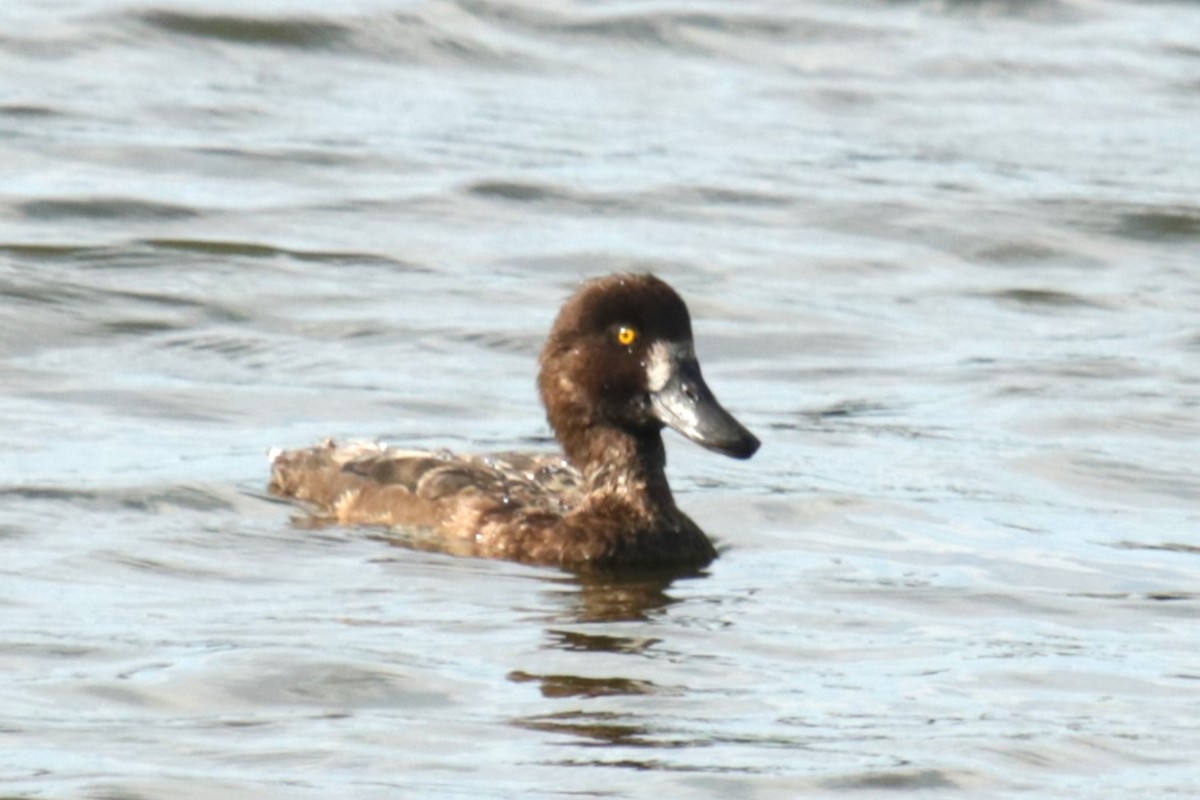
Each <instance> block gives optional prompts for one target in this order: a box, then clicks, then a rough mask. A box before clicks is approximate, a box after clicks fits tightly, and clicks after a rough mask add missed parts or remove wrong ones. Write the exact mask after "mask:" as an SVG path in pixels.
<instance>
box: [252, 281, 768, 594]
mask: <svg viewBox="0 0 1200 800" xmlns="http://www.w3.org/2000/svg"><path fill="white" fill-rule="evenodd" d="M539 366H540V370H539V374H538V379H537V386H538V390H539V393H540V395H541V400H542V404H543V406H544V407H545V411H546V419H547V421H548V422H549V424H550V427H551V428H552V429H553V431H554V435H555V438H556V439H557V440H558V443H559V445H560V446H561V452H559V453H521V452H503V453H491V454H479V455H456V454H453V453H450V452H446V451H424V450H411V449H404V448H397V447H391V446H387V445H384V444H381V443H378V442H369V441H368V442H347V443H346V444H338V443H337V442H335V441H332V440H326V441H324V442H322V443H321V444H319V445H317V446H315V447H308V448H302V449H298V450H288V451H283V450H275V451H272V453H271V454H270V460H271V479H270V487H269V490H270V492H271V493H272V494H274V495H276V496H280V497H283V498H287V499H288V500H291V501H298V502H300V503H303V504H305V505H307V506H308V507H309V508H310V510H312V511H313V512H314V513H313V516H315V517H316V519H318V520H324V521H326V522H328V523H330V524H339V525H348V526H349V525H366V526H382V527H385V528H388V529H395V530H402V531H406V532H408V533H409V534H410V535H411V536H412V542H413V546H415V547H421V548H424V549H435V550H439V551H444V552H448V553H453V554H458V555H468V556H477V557H483V558H496V559H508V560H513V561H519V562H524V563H529V564H539V565H555V566H559V567H562V568H566V569H571V570H576V571H580V570H587V569H592V568H595V569H605V570H609V569H621V568H668V567H669V568H677V567H704V566H707V565H708V564H709V563H710V562H711V561H712V560H713V559H715V558H716V556H717V551H716V549H715V548H714V546H713V544H712V541H711V540H710V539H709V538H708V536H707V535H705V533H704V532H703V531H702V530H701V529H700V527H699V526H698V525H697V524H696V523H695V522H693V521H692V519H691V518H690V517H689V516H688V515H687V514H685V513H684V512H683V511H682V510H680V508H679V507H678V505H676V503H675V498H674V495H673V494H672V492H671V487H670V485H669V484H668V482H667V476H666V463H667V458H666V450H665V448H664V444H663V436H662V434H663V431H664V429H666V428H671V429H672V430H674V431H677V432H678V433H680V434H682V435H683V436H684V437H686V438H687V439H690V440H692V441H693V442H696V443H698V444H700V445H702V446H703V447H705V448H707V449H709V450H712V451H714V452H717V453H721V454H723V455H726V456H729V457H732V458H735V459H748V458H750V457H751V456H752V455H754V453H755V452H756V451H757V450H758V449H759V445H760V442H759V440H758V438H756V437H755V436H754V434H752V433H751V432H750V431H749V430H747V429H746V428H745V427H744V426H743V425H742V424H741V423H740V422H738V420H737V419H735V418H734V417H733V415H732V414H730V412H729V411H727V410H726V409H725V408H724V407H723V406H722V405H721V404H720V403H719V402H718V401H717V399H716V397H715V396H714V395H713V392H712V390H711V389H709V387H708V385H707V383H706V382H705V380H704V377H703V375H702V374H701V371H700V362H699V360H698V359H697V357H696V352H695V346H694V343H693V338H692V325H691V317H690V315H689V313H688V309H687V305H686V304H685V303H684V301H683V299H682V298H681V297H680V296H679V294H678V293H677V292H676V291H675V290H674V289H672V288H671V286H670V285H668V284H667V283H666V282H665V281H664V280H662V279H660V278H658V277H656V276H654V275H651V274H633V273H620V274H613V275H608V276H604V277H600V278H594V279H591V280H588V281H586V282H584V283H583V284H582V285H581V286H580V287H579V288H578V290H577V291H575V293H574V294H573V295H571V297H570V298H569V299H568V300H567V301H566V302H565V303H564V305H563V306H562V308H561V310H560V311H559V313H558V316H557V318H556V319H555V321H554V324H553V326H552V327H551V330H550V334H549V336H548V337H547V339H546V343H545V346H544V347H543V348H542V351H541V355H540V357H539Z"/></svg>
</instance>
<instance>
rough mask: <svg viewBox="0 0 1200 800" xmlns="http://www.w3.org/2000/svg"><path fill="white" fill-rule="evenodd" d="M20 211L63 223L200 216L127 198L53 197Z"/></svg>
mask: <svg viewBox="0 0 1200 800" xmlns="http://www.w3.org/2000/svg"><path fill="white" fill-rule="evenodd" d="M17 210H18V211H19V212H20V213H21V214H23V215H25V216H26V217H29V218H30V219H37V220H47V221H60V220H65V219H71V218H82V219H94V220H105V219H111V220H178V219H188V218H190V217H195V216H198V215H199V213H200V212H199V211H197V210H196V209H194V208H190V207H188V206H180V205H174V204H171V203H156V202H153V201H150V200H138V199H135V198H127V197H87V198H51V199H44V200H29V201H26V202H24V203H20V204H18V205H17Z"/></svg>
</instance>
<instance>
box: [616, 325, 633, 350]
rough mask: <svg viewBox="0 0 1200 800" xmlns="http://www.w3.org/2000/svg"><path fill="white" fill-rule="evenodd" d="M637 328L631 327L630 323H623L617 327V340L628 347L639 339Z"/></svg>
mask: <svg viewBox="0 0 1200 800" xmlns="http://www.w3.org/2000/svg"><path fill="white" fill-rule="evenodd" d="M637 338H638V332H637V328H631V327H629V326H628V325H622V326H621V327H620V328H618V329H617V341H618V342H620V343H621V344H623V345H625V346H626V347H628V346H629V345H631V344H633V343H634V342H636V341H637Z"/></svg>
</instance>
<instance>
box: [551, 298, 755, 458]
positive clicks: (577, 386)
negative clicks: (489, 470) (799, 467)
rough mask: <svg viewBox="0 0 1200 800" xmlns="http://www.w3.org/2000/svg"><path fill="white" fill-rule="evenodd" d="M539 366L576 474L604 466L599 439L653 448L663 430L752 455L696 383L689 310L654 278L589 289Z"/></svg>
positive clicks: (573, 302) (747, 441)
mask: <svg viewBox="0 0 1200 800" xmlns="http://www.w3.org/2000/svg"><path fill="white" fill-rule="evenodd" d="M541 365H542V371H541V375H540V377H539V379H538V385H539V387H540V389H541V393H542V402H543V403H545V406H546V414H547V417H548V418H549V420H550V424H551V426H553V428H554V431H555V433H556V434H557V435H558V438H559V441H561V442H562V444H563V448H564V449H565V450H566V453H567V456H568V457H569V458H571V460H572V461H573V462H575V464H576V466H579V467H581V468H582V467H584V466H585V465H586V462H587V461H589V460H594V459H596V458H598V457H601V454H599V453H597V452H594V449H593V448H592V447H591V444H592V442H594V441H596V439H597V434H598V433H599V432H602V431H613V430H617V431H624V432H626V433H628V434H631V435H632V436H634V437H635V438H638V439H647V440H649V439H654V440H657V439H658V436H659V432H660V431H661V430H662V428H663V426H664V425H667V426H670V427H672V428H674V429H675V430H677V431H679V432H680V433H682V434H683V435H684V436H686V437H688V438H689V439H691V440H693V441H695V442H698V443H699V444H702V445H704V446H705V447H707V448H709V449H711V450H716V451H717V452H720V453H724V454H725V455H729V456H733V457H734V458H749V457H750V456H752V455H754V452H755V451H756V450H757V449H758V446H759V442H758V439H756V438H755V437H754V435H753V434H751V433H750V432H749V431H748V430H746V429H745V428H744V427H742V425H741V424H740V423H739V422H738V421H737V420H736V419H734V418H733V417H732V416H731V415H730V414H729V412H728V411H726V410H725V409H724V408H722V407H721V404H720V403H718V402H717V399H716V398H715V397H714V396H713V394H712V392H711V391H710V390H709V388H708V386H707V385H706V384H705V382H704V378H703V376H702V375H701V374H700V364H699V362H698V361H697V360H696V355H695V351H694V349H693V347H692V324H691V319H690V317H689V316H688V310H687V306H686V305H684V303H683V300H682V299H681V298H680V297H679V295H678V294H676V293H675V290H674V289H672V288H671V287H670V286H668V285H667V284H666V283H664V282H663V281H661V280H659V279H658V278H655V277H654V276H653V275H610V276H608V277H605V278H598V279H596V280H592V281H588V282H587V283H585V284H584V285H583V286H582V287H581V288H580V289H579V291H578V292H576V293H575V295H574V296H573V297H571V299H569V300H568V301H567V302H566V304H565V305H564V306H563V308H562V311H560V312H559V315H558V319H557V320H556V321H555V323H554V327H553V329H552V330H551V331H550V338H549V339H548V340H547V341H546V346H545V348H544V349H543V350H542V357H541Z"/></svg>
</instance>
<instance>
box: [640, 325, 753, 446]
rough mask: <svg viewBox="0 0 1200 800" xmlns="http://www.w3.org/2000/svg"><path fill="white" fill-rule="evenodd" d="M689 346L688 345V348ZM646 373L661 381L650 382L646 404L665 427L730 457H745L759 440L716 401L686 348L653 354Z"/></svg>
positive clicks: (693, 357) (698, 365)
mask: <svg viewBox="0 0 1200 800" xmlns="http://www.w3.org/2000/svg"><path fill="white" fill-rule="evenodd" d="M689 350H690V348H689ZM656 355H658V356H659V359H658V363H653V360H652V363H651V371H650V375H651V378H652V384H653V383H654V381H653V378H654V377H658V378H659V381H658V382H659V383H660V384H661V385H660V386H659V387H658V388H657V389H655V388H654V387H653V385H652V386H651V392H650V405H651V407H652V408H653V410H654V415H655V416H656V417H657V418H658V419H659V420H661V421H662V422H663V424H665V425H667V426H668V427H671V428H674V429H675V430H677V431H679V432H680V433H682V434H683V435H684V436H686V437H687V438H689V439H691V440H692V441H693V442H696V443H697V444H699V445H703V446H704V447H707V448H708V449H709V450H715V451H716V452H718V453H724V454H725V455H727V456H732V457H733V458H749V457H750V456H752V455H754V453H755V451H756V450H758V446H759V441H758V439H757V438H756V437H755V436H754V434H752V433H751V432H750V431H748V430H746V429H745V428H744V427H743V426H742V424H741V423H740V422H738V421H737V420H736V419H734V418H733V415H732V414H730V413H729V412H728V411H726V410H725V408H724V407H723V406H722V405H721V404H720V403H718V402H717V398H716V397H714V396H713V393H712V390H711V389H709V388H708V384H706V383H705V382H704V376H703V375H701V374H700V363H699V362H698V361H697V360H696V357H695V356H693V355H692V354H691V353H690V352H686V353H685V352H680V350H679V349H677V348H671V350H670V351H669V353H663V354H656Z"/></svg>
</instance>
